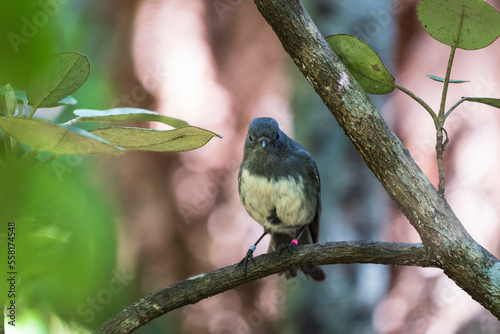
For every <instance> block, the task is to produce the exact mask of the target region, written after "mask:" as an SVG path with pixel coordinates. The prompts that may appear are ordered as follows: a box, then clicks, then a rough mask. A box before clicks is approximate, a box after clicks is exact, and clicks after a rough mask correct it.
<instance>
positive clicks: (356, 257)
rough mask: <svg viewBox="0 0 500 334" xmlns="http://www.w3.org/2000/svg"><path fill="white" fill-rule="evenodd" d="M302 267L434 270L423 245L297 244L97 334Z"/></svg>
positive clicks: (128, 314)
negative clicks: (382, 266) (376, 266)
mask: <svg viewBox="0 0 500 334" xmlns="http://www.w3.org/2000/svg"><path fill="white" fill-rule="evenodd" d="M303 263H307V264H312V265H321V264H340V263H376V264H391V265H404V266H419V267H431V266H432V262H431V261H430V260H429V259H428V258H427V256H426V253H425V250H424V247H423V246H422V244H403V243H388V242H370V241H356V242H327V243H321V244H313V245H305V246H297V248H296V250H294V252H293V253H290V252H289V251H288V250H286V249H285V250H284V251H281V252H275V253H270V254H264V255H261V256H258V257H256V258H255V259H254V261H252V262H251V263H250V265H249V268H248V271H247V274H246V276H245V274H244V273H243V268H242V266H239V265H231V266H227V267H224V268H220V269H217V270H214V271H211V272H209V273H206V274H201V275H198V276H194V277H190V278H188V279H186V280H184V281H181V282H178V283H175V284H172V285H170V286H169V287H167V288H165V289H163V290H160V291H157V292H155V293H153V294H151V295H149V296H147V297H145V298H143V299H141V300H139V301H138V302H136V303H134V304H132V305H131V306H129V307H128V308H126V309H125V310H123V311H122V312H121V313H119V314H118V315H116V316H115V317H113V318H111V319H110V320H108V321H107V322H106V323H105V324H103V325H102V326H101V327H100V328H99V329H98V330H97V331H96V332H95V333H96V334H100V333H106V334H108V333H130V332H132V331H133V330H135V329H137V328H139V327H141V326H142V325H144V324H146V323H148V322H149V321H151V320H153V319H155V318H157V317H159V316H161V315H163V314H165V313H167V312H169V311H172V310H174V309H176V308H179V307H182V306H185V305H188V304H194V303H197V302H199V301H200V300H202V299H204V298H208V297H210V296H213V295H216V294H219V293H221V292H224V291H227V290H230V289H233V288H235V287H237V286H240V285H242V284H245V283H248V282H250V281H254V280H257V279H260V278H263V277H266V276H269V275H272V274H276V273H279V272H282V271H285V270H286V269H291V268H297V267H300V266H301V265H302V264H303Z"/></svg>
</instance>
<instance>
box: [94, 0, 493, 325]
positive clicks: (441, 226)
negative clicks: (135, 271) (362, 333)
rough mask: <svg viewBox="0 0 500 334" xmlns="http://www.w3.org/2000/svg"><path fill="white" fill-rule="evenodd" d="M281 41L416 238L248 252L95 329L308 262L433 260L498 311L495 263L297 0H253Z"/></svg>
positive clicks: (141, 320)
mask: <svg viewBox="0 0 500 334" xmlns="http://www.w3.org/2000/svg"><path fill="white" fill-rule="evenodd" d="M256 4H257V7H258V9H259V11H260V12H261V13H262V15H263V16H264V18H265V19H266V20H267V22H268V23H269V24H270V25H271V27H272V28H273V29H274V31H275V33H276V35H277V36H278V38H279V39H280V41H281V43H282V45H283V47H284V49H285V50H286V52H287V53H288V54H289V55H290V57H291V58H292V59H293V61H294V62H295V64H296V65H297V67H298V68H299V69H300V70H301V71H302V73H303V74H304V76H305V77H306V78H307V79H308V81H309V82H310V83H311V85H312V86H313V87H314V89H315V90H316V92H317V93H318V95H320V97H321V98H322V99H323V101H324V103H325V104H326V105H327V107H328V108H329V109H330V111H331V112H332V114H333V116H334V117H335V118H336V119H337V121H338V123H339V124H340V126H341V127H342V128H343V129H344V131H345V133H346V135H347V136H348V137H349V139H350V140H351V141H352V143H353V144H354V146H355V147H356V149H357V150H358V152H359V154H360V155H361V156H362V158H363V159H364V160H365V162H366V164H367V165H368V167H369V168H370V169H371V170H372V171H373V173H374V174H375V176H376V177H377V178H378V180H379V181H380V182H381V184H382V185H383V186H384V188H385V189H386V191H387V192H388V193H389V195H390V196H391V198H392V199H393V200H394V201H395V203H396V204H397V206H398V207H399V209H400V210H401V211H402V212H403V213H404V215H405V216H406V217H407V218H408V220H409V221H410V223H411V224H412V226H413V227H414V228H415V229H416V230H417V232H418V233H419V235H420V237H421V239H422V245H420V244H418V245H414V244H388V243H376V242H375V243H372V242H357V243H325V244H317V245H310V246H303V247H298V248H297V252H294V253H293V254H289V253H287V252H282V253H281V254H280V255H279V256H277V255H276V254H266V255H262V256H259V257H258V258H256V259H255V261H254V263H253V264H252V265H251V266H250V269H249V271H248V273H247V276H246V277H245V275H244V274H243V273H242V270H241V268H240V267H238V266H236V265H233V266H229V267H225V268H221V269H218V270H215V271H213V272H210V273H207V274H202V275H199V276H196V277H193V278H190V279H187V280H185V281H182V282H179V283H176V284H174V285H171V286H169V287H167V288H166V289H163V290H160V291H158V292H156V293H154V294H152V295H150V296H148V297H146V298H144V299H141V300H140V301H138V302H137V303H135V304H133V305H131V306H130V307H129V308H127V309H125V310H124V311H122V312H121V313H120V314H118V315H117V316H116V317H114V318H112V319H110V320H109V321H108V322H107V323H105V324H104V325H103V326H102V327H101V328H100V329H98V330H97V332H96V333H129V332H131V331H133V330H134V329H136V328H138V327H140V326H142V325H143V324H145V323H147V322H148V321H150V320H152V319H154V318H156V317H158V316H160V315H162V314H165V313H167V312H168V311H170V310H172V309H175V308H178V307H181V306H184V305H187V304H190V303H195V302H197V301H199V300H201V299H203V298H207V297H209V296H212V295H214V294H217V293H221V292H223V291H226V290H228V289H232V288H234V287H236V286H238V285H241V284H243V283H246V282H250V281H252V280H256V279H259V278H262V277H265V276H268V275H271V274H275V273H278V272H281V271H283V270H285V269H289V268H293V267H297V266H299V265H300V264H301V263H303V262H304V261H307V262H308V263H311V264H337V263H379V264H395V265H415V266H424V267H425V266H433V267H438V268H441V269H443V270H444V272H445V273H446V275H448V277H450V278H451V279H452V280H453V281H454V282H455V283H456V284H457V285H459V286H460V287H461V288H462V289H464V290H465V291H466V292H467V293H468V294H469V295H470V296H471V297H472V298H474V299H475V300H476V301H478V302H479V303H480V304H481V305H483V306H484V307H485V308H487V309H488V310H489V311H490V312H491V313H492V314H494V315H495V316H496V317H497V318H499V319H500V265H499V264H498V260H497V259H496V258H495V257H494V256H493V255H491V254H490V253H489V252H488V251H487V250H485V249H484V248H483V247H482V246H481V245H479V244H477V243H476V242H475V241H474V240H473V239H472V237H471V236H470V235H469V234H468V233H467V231H466V230H465V229H464V227H463V226H462V224H461V223H460V221H459V220H458V219H457V217H456V216H455V214H454V212H453V211H452V209H451V208H450V206H449V205H448V203H447V202H446V200H445V199H444V198H442V197H441V196H439V194H438V192H437V190H436V189H435V188H434V186H433V185H432V184H431V183H430V182H429V180H428V179H427V177H426V176H425V175H424V174H423V173H422V171H421V170H420V169H419V167H418V166H417V165H416V164H415V162H414V161H413V159H412V157H411V156H410V154H409V152H408V151H407V150H406V149H405V147H404V146H403V145H402V143H401V142H400V140H399V139H398V138H397V137H396V135H395V134H394V133H393V132H392V131H391V130H390V128H389V127H388V126H387V124H386V123H385V121H384V120H383V119H382V117H381V116H380V114H379V113H378V112H377V111H376V110H375V108H374V107H373V105H372V103H371V102H370V100H369V99H368V97H367V96H366V94H365V93H364V92H363V90H362V89H361V87H360V86H359V85H358V84H357V83H356V82H355V81H354V79H353V78H352V77H351V76H350V74H349V73H348V71H347V69H346V68H345V67H344V65H343V64H342V62H341V61H340V60H339V59H338V57H336V55H335V54H334V53H333V52H332V50H331V48H330V47H329V46H328V43H327V42H326V40H325V39H324V38H323V36H322V35H321V34H320V33H319V31H318V30H317V28H316V26H315V25H314V23H313V22H312V21H311V19H310V17H309V15H308V14H307V12H306V11H305V9H304V8H303V6H302V4H301V3H300V1H299V0H265V1H256Z"/></svg>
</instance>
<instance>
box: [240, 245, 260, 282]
mask: <svg viewBox="0 0 500 334" xmlns="http://www.w3.org/2000/svg"><path fill="white" fill-rule="evenodd" d="M256 248H257V246H255V245H252V246H250V248H249V249H248V251H247V254H246V255H245V257H244V258H243V259H241V261H240V262H239V263H238V265H241V264H243V272H244V273H245V276H246V275H247V268H248V263H249V262H250V261H251V260H253V252H254V251H255V249H256Z"/></svg>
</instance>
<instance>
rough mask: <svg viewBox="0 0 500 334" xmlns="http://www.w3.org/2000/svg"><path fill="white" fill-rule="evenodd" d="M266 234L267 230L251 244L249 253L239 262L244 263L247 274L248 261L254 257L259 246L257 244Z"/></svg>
mask: <svg viewBox="0 0 500 334" xmlns="http://www.w3.org/2000/svg"><path fill="white" fill-rule="evenodd" d="M266 234H267V232H266V231H264V233H262V235H261V236H260V238H259V239H258V240H257V241H256V242H255V243H254V244H253V245H252V246H250V248H248V251H247V255H245V257H244V258H243V259H242V260H241V261H240V262H239V263H238V265H240V264H242V263H243V271H244V273H245V275H246V274H247V267H248V262H249V261H250V260H252V259H253V252H254V251H255V249H256V248H257V244H258V243H259V242H260V241H261V240H262V238H264V236H265V235H266Z"/></svg>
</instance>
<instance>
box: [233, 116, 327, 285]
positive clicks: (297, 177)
mask: <svg viewBox="0 0 500 334" xmlns="http://www.w3.org/2000/svg"><path fill="white" fill-rule="evenodd" d="M238 191H239V194H240V199H241V202H242V203H243V206H244V207H245V209H246V210H247V212H248V213H249V214H250V216H251V217H252V218H253V219H255V220H256V221H257V222H258V223H259V224H260V225H262V227H264V233H263V234H262V236H261V237H260V238H259V239H258V240H257V242H255V244H254V245H252V246H250V248H249V250H248V252H247V254H246V256H245V257H244V258H243V260H241V262H240V263H243V264H244V270H245V272H246V269H247V265H248V262H249V261H250V259H252V258H253V252H254V251H255V248H256V246H257V244H258V243H259V242H260V240H262V238H263V237H264V236H265V235H266V234H268V233H270V234H271V242H270V243H269V248H268V250H267V251H268V253H269V252H272V251H275V250H277V249H282V248H283V247H286V245H288V249H289V250H290V251H292V250H293V248H294V246H296V245H297V244H298V243H300V244H310V243H316V242H318V234H319V218H320V214H321V196H320V179H319V172H318V168H317V167H316V163H315V162H314V159H313V157H312V156H311V153H309V151H307V150H306V149H305V148H304V147H303V146H302V145H300V144H299V143H297V142H295V141H294V140H293V139H291V138H290V137H288V136H287V135H286V134H285V133H284V132H283V131H281V130H280V128H279V126H278V122H277V121H276V120H275V119H273V118H269V117H262V118H256V119H254V120H253V121H252V122H250V126H249V128H248V134H247V137H246V140H245V150H244V153H243V161H242V163H241V166H240V171H239V174H238ZM299 269H300V270H302V271H303V272H304V273H305V274H306V276H309V277H310V278H312V279H313V280H315V281H323V280H324V279H325V278H326V275H325V273H324V272H323V270H321V268H319V267H318V266H308V265H303V266H302V267H300V268H299ZM285 275H286V278H291V277H295V276H296V275H297V270H296V269H292V270H288V271H287V272H286V273H285Z"/></svg>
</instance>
